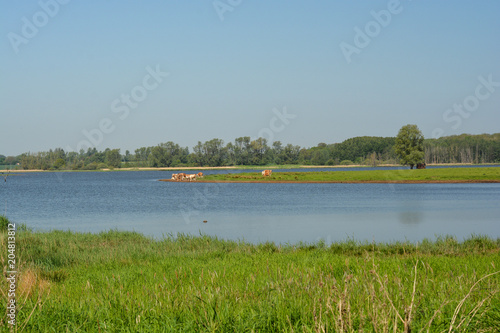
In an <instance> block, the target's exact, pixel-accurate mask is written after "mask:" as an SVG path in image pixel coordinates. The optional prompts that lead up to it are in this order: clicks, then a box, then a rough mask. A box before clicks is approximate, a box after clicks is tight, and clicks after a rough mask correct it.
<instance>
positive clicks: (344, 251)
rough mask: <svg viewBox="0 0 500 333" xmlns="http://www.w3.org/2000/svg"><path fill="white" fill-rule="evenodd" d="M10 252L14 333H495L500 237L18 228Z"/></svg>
mask: <svg viewBox="0 0 500 333" xmlns="http://www.w3.org/2000/svg"><path fill="white" fill-rule="evenodd" d="M0 244H1V248H2V249H5V248H6V238H5V235H2V236H0ZM17 248H18V259H19V260H20V262H21V264H20V267H19V272H20V273H19V281H18V295H19V296H18V325H17V327H16V329H17V331H18V332H67V331H68V332H169V331H171V332H183V331H186V332H303V331H305V332H358V331H363V332H410V331H411V332H498V331H500V297H499V293H498V292H499V290H500V273H499V266H500V260H499V249H500V240H498V239H497V240H496V241H495V240H491V239H489V238H487V237H481V236H472V237H471V238H469V239H467V240H465V241H463V242H458V241H457V240H456V239H455V238H453V237H442V238H438V239H437V240H436V241H424V242H422V243H420V244H418V246H417V245H416V244H412V243H393V244H369V243H359V242H355V241H352V240H351V241H346V242H341V243H334V244H332V245H331V246H327V245H326V244H325V243H324V242H319V243H317V244H299V245H296V246H293V245H287V246H278V245H276V244H274V243H264V244H259V245H252V244H247V243H243V242H234V241H226V240H220V239H217V238H215V237H209V236H206V235H200V236H197V237H194V236H187V235H182V234H179V235H177V236H175V237H174V236H173V235H170V236H167V237H165V238H164V239H162V240H159V241H158V240H153V239H150V238H147V237H144V236H142V235H140V234H137V233H131V232H118V231H109V232H103V233H100V234H87V233H72V232H62V231H53V232H48V233H38V232H36V233H34V232H31V231H29V230H27V231H23V232H20V233H18V235H17ZM5 254H6V251H5V250H2V254H1V260H2V264H3V266H4V272H5V271H6V267H5V265H6V264H5V261H6V260H5V258H6V255H5ZM2 283H5V281H2ZM0 290H6V289H5V288H3V286H2V288H0ZM5 299H6V296H5V294H3V293H2V302H1V304H0V312H1V313H5V311H6V308H5V305H6V302H5ZM0 328H1V331H5V332H6V331H8V329H9V328H8V326H7V325H6V317H5V316H3V317H2V319H1V321H0Z"/></svg>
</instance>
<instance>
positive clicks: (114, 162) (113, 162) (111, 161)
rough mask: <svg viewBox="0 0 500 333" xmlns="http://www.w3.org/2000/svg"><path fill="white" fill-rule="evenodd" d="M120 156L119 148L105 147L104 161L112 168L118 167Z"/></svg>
mask: <svg viewBox="0 0 500 333" xmlns="http://www.w3.org/2000/svg"><path fill="white" fill-rule="evenodd" d="M121 161H122V156H121V155H120V149H107V150H106V163H107V164H108V166H110V167H112V168H119V167H120V165H121Z"/></svg>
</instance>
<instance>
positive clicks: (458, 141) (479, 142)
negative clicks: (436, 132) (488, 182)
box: [424, 133, 500, 164]
mask: <svg viewBox="0 0 500 333" xmlns="http://www.w3.org/2000/svg"><path fill="white" fill-rule="evenodd" d="M424 153H425V161H426V163H475V164H479V163H498V162H500V133H496V134H481V135H468V134H462V135H454V136H446V137H442V138H439V139H428V140H424Z"/></svg>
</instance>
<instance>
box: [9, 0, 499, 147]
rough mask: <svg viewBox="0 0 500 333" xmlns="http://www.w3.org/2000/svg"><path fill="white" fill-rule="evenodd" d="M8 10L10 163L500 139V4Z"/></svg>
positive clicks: (18, 6) (156, 3)
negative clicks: (260, 144) (205, 147)
mask: <svg viewBox="0 0 500 333" xmlns="http://www.w3.org/2000/svg"><path fill="white" fill-rule="evenodd" d="M0 6H1V8H0V29H1V31H0V36H1V41H0V48H1V52H0V64H1V65H0V98H1V104H0V105H1V110H0V125H1V126H0V154H4V155H18V154H21V153H23V152H28V151H31V152H37V151H46V150H49V149H51V148H57V147H61V148H63V149H65V150H77V148H78V147H80V148H86V145H89V144H90V145H92V146H94V145H95V146H96V147H97V149H99V150H104V149H105V148H106V147H109V148H121V149H122V153H124V152H125V150H126V149H128V150H130V151H133V150H135V149H137V148H139V147H142V146H153V145H156V144H159V143H161V142H167V141H174V142H176V143H179V144H180V145H181V146H183V147H185V146H188V147H189V148H190V149H191V148H192V147H193V146H194V145H195V144H196V143H197V142H198V141H202V142H204V141H206V140H210V139H212V138H220V139H223V140H224V141H225V143H227V142H229V141H233V140H234V139H235V138H237V137H241V136H250V137H252V138H256V137H257V136H258V135H259V134H261V135H263V136H264V137H266V138H268V139H273V140H280V141H282V142H283V143H293V144H296V145H300V146H302V147H311V146H315V145H317V144H318V143H320V142H325V143H335V142H341V141H343V140H345V139H347V138H350V137H354V136H365V135H366V136H395V135H396V134H397V132H398V130H399V128H400V127H401V126H403V125H406V124H417V125H418V126H419V128H420V130H421V131H422V132H423V134H424V136H425V137H436V136H446V135H453V134H460V133H471V134H480V133H495V132H500V125H499V124H500V112H499V111H500V110H499V106H500V61H499V59H500V20H499V19H498V18H499V15H500V1H497V0H484V1H477V0H476V1H472V0H471V1H453V2H451V1H431V0H412V1H408V0H405V1H395V0H391V1H332V0H319V1H290V0H288V1H284V0H275V1H266V2H264V1H249V0H241V1H240V0H221V1H212V0H206V1H181V0H177V1H171V0H161V1H160V0H151V1H125V0H107V1H97V0H88V1H77V0H72V1H68V0H64V1H63V0H59V1H57V0H41V1H2V3H1V5H0ZM167 73H168V75H167ZM454 105H456V106H455V107H454ZM85 133H86V134H85Z"/></svg>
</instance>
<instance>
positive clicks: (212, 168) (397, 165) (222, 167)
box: [0, 163, 498, 173]
mask: <svg viewBox="0 0 500 333" xmlns="http://www.w3.org/2000/svg"><path fill="white" fill-rule="evenodd" d="M488 165H489V166H492V165H498V163H482V164H472V163H436V164H427V166H488ZM375 167H376V168H377V167H378V168H385V167H387V168H390V167H405V166H402V165H400V164H379V165H377V166H375ZM322 168H324V169H327V168H353V169H354V168H373V166H370V165H361V164H350V165H267V166H258V165H255V166H252V165H251V166H240V165H237V166H234V165H233V166H218V167H161V168H153V167H132V168H114V169H109V168H106V169H99V170H41V169H28V170H21V169H18V170H0V172H2V173H6V172H109V171H175V170H247V169H248V170H253V169H257V170H258V169H262V170H264V169H322ZM408 169H409V167H408Z"/></svg>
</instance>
